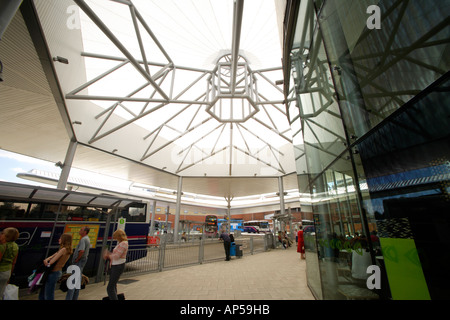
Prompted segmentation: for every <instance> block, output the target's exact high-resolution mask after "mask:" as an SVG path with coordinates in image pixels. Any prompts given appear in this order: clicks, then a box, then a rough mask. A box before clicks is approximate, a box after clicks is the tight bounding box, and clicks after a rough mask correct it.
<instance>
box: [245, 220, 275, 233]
mask: <svg viewBox="0 0 450 320" xmlns="http://www.w3.org/2000/svg"><path fill="white" fill-rule="evenodd" d="M244 227H255V228H256V229H257V230H258V231H259V232H267V233H269V232H270V226H269V221H267V220H250V221H244Z"/></svg>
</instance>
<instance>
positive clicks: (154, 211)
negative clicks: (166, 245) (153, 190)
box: [150, 200, 156, 236]
mask: <svg viewBox="0 0 450 320" xmlns="http://www.w3.org/2000/svg"><path fill="white" fill-rule="evenodd" d="M155 214H156V200H153V207H152V217H151V222H150V236H153V235H154V233H155Z"/></svg>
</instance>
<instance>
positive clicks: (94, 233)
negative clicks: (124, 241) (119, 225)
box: [64, 223, 100, 249]
mask: <svg viewBox="0 0 450 320" xmlns="http://www.w3.org/2000/svg"><path fill="white" fill-rule="evenodd" d="M84 226H86V227H89V229H90V230H89V233H88V237H89V240H90V242H91V248H93V249H95V247H96V245H97V237H98V230H99V229H100V225H98V224H88V225H87V224H75V223H71V224H66V226H65V227H64V233H71V234H72V248H75V247H76V246H77V245H78V242H80V238H81V237H80V234H79V232H80V229H81V228H82V227H84Z"/></svg>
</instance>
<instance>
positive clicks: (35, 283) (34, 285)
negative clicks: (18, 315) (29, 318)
mask: <svg viewBox="0 0 450 320" xmlns="http://www.w3.org/2000/svg"><path fill="white" fill-rule="evenodd" d="M41 278H42V273H37V274H36V275H35V276H34V278H33V280H32V281H31V282H30V283H29V284H28V287H30V289H28V293H33V292H36V290H37V289H39V287H40V286H39V284H38V282H39V280H41Z"/></svg>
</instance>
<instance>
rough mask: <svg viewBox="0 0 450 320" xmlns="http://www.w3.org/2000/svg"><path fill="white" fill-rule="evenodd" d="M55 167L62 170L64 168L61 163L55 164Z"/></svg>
mask: <svg viewBox="0 0 450 320" xmlns="http://www.w3.org/2000/svg"><path fill="white" fill-rule="evenodd" d="M55 167H60V168H61V169H62V168H63V167H64V164H63V163H62V162H61V161H58V162H57V163H55Z"/></svg>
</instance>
